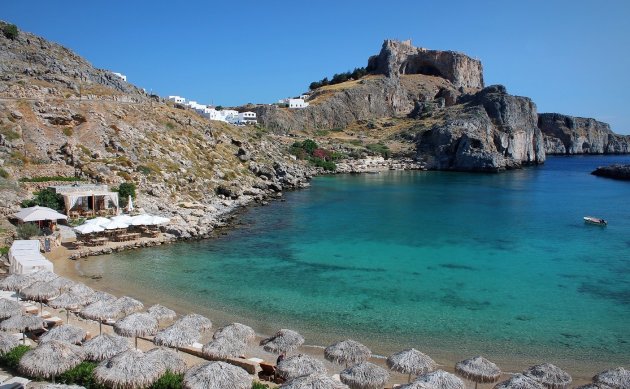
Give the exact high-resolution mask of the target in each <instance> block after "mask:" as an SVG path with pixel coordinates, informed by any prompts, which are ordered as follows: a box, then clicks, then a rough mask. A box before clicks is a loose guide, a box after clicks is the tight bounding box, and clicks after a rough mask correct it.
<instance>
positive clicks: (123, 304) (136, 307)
mask: <svg viewBox="0 0 630 389" xmlns="http://www.w3.org/2000/svg"><path fill="white" fill-rule="evenodd" d="M115 304H116V305H117V306H118V307H120V311H121V312H122V313H123V314H125V315H129V314H130V313H134V312H138V311H141V310H143V309H144V304H142V303H141V302H140V301H138V300H136V299H134V298H131V297H128V296H122V297H120V298H119V299H118V300H116V302H115Z"/></svg>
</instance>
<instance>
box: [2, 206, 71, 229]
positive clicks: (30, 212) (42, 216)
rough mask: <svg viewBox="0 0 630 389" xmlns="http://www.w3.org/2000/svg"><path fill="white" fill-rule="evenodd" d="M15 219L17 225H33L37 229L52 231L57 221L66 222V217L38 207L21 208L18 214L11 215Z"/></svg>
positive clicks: (49, 209)
mask: <svg viewBox="0 0 630 389" xmlns="http://www.w3.org/2000/svg"><path fill="white" fill-rule="evenodd" d="M13 217H14V218H15V219H17V221H18V223H33V224H36V225H37V227H39V229H40V230H41V229H43V228H46V229H49V230H50V231H54V229H55V225H56V224H57V222H58V221H59V220H66V219H68V217H67V216H66V215H63V214H61V213H59V212H57V211H55V210H54V209H52V208H48V207H40V206H38V205H36V206H34V207H28V208H22V209H21V210H20V212H18V213H16V214H15V215H13Z"/></svg>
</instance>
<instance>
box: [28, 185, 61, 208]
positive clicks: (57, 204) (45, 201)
mask: <svg viewBox="0 0 630 389" xmlns="http://www.w3.org/2000/svg"><path fill="white" fill-rule="evenodd" d="M33 200H34V201H35V203H36V204H37V205H39V206H40V207H48V208H52V209H55V210H61V209H63V207H64V203H63V197H62V196H61V195H60V194H58V193H56V192H55V190H54V189H51V188H46V189H42V190H40V191H39V192H37V193H35V198H34V199H33Z"/></svg>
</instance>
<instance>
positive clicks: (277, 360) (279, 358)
mask: <svg viewBox="0 0 630 389" xmlns="http://www.w3.org/2000/svg"><path fill="white" fill-rule="evenodd" d="M283 360H284V353H282V354H280V355H278V359H276V366H278V365H279V364H280V362H282V361H283Z"/></svg>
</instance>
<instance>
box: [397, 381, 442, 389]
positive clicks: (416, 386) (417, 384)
mask: <svg viewBox="0 0 630 389" xmlns="http://www.w3.org/2000/svg"><path fill="white" fill-rule="evenodd" d="M396 389H435V388H434V387H433V386H431V385H430V384H428V383H426V382H422V381H414V382H410V383H408V384H405V385H402V386H399V387H397V388H396Z"/></svg>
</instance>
